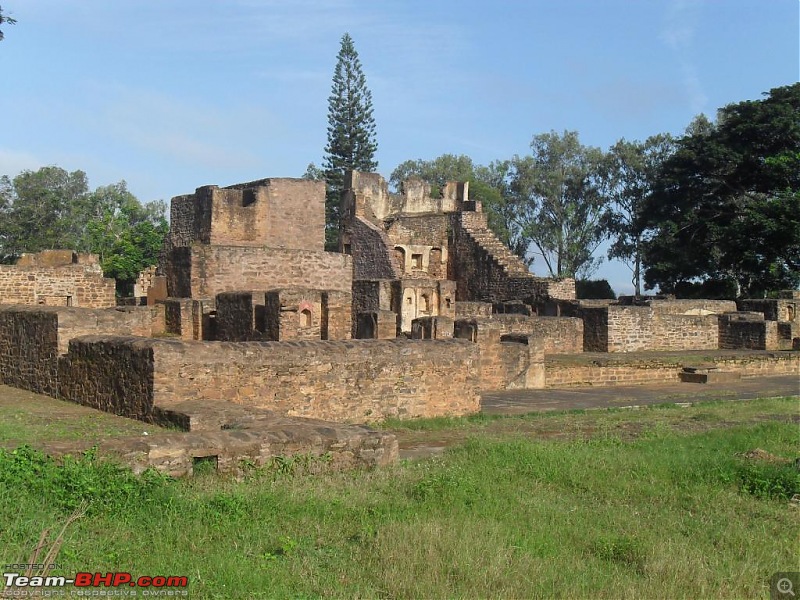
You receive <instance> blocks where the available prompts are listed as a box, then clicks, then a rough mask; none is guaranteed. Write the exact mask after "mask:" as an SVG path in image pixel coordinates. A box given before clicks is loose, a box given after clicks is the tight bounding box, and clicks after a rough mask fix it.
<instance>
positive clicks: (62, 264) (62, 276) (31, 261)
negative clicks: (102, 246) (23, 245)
mask: <svg viewBox="0 0 800 600" xmlns="http://www.w3.org/2000/svg"><path fill="white" fill-rule="evenodd" d="M115 287H116V286H115V282H114V280H113V279H108V278H105V277H103V270H102V269H101V268H100V262H99V259H98V257H97V255H95V254H79V253H76V252H73V251H72V250H43V251H42V252H39V253H36V254H24V255H23V256H22V257H20V259H19V260H18V261H17V263H16V264H15V265H0V304H35V305H44V306H80V307H84V308H108V307H112V306H115V305H116V298H115V296H116V294H115Z"/></svg>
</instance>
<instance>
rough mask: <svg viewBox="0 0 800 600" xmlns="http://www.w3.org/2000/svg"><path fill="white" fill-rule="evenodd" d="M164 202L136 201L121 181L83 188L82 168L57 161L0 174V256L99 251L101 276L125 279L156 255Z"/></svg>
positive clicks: (85, 184) (163, 229) (165, 228)
mask: <svg viewBox="0 0 800 600" xmlns="http://www.w3.org/2000/svg"><path fill="white" fill-rule="evenodd" d="M168 229H169V225H168V224H167V220H166V204H165V203H164V202H160V201H159V202H152V203H148V204H145V205H142V204H141V203H140V202H139V200H137V199H136V197H135V196H134V195H133V194H131V192H130V191H128V188H127V185H126V183H125V182H124V181H120V182H119V183H115V184H112V185H109V186H101V187H98V188H97V189H96V190H94V191H90V190H89V184H88V179H87V177H86V173H84V172H83V171H73V172H72V173H69V172H67V171H65V170H64V169H61V168H60V167H55V166H50V167H42V168H41V169H39V170H37V171H23V172H22V173H20V174H19V175H17V176H16V177H14V179H13V180H12V179H10V178H9V177H8V176H4V177H2V178H0V261H2V262H12V261H13V260H14V259H16V258H17V257H19V256H20V255H21V254H22V253H24V252H39V251H40V250H45V249H53V248H65V249H72V250H77V251H78V252H91V253H94V254H98V255H99V256H100V264H101V266H102V268H103V273H104V274H105V276H106V277H113V278H115V279H117V280H118V281H119V282H130V281H133V280H135V279H136V277H137V276H138V274H139V273H140V272H141V271H142V270H143V269H145V268H146V267H149V266H151V265H154V264H155V263H156V262H157V261H158V254H159V252H160V250H161V246H162V243H163V240H164V236H165V235H166V234H167V231H168Z"/></svg>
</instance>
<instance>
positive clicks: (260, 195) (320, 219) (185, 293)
mask: <svg viewBox="0 0 800 600" xmlns="http://www.w3.org/2000/svg"><path fill="white" fill-rule="evenodd" d="M324 239H325V184H324V183H322V182H315V181H307V180H303V179H262V180H258V181H252V182H249V183H241V184H237V185H233V186H229V187H226V188H219V187H217V186H213V185H212V186H204V187H200V188H197V190H196V191H195V193H194V194H188V195H185V196H177V197H175V198H173V199H172V203H171V209H170V232H169V236H168V239H167V241H166V243H165V249H164V253H163V261H162V265H161V269H160V270H161V271H162V273H163V275H164V277H165V279H166V294H167V297H168V298H167V299H166V300H165V303H166V304H167V328H168V331H171V332H173V333H178V334H180V335H181V337H182V338H185V339H214V327H215V326H216V324H217V323H222V324H223V328H222V335H223V337H224V338H225V339H228V340H232V341H235V340H246V339H247V340H253V339H264V340H270V339H274V340H276V341H277V340H284V339H308V338H309V337H314V338H316V339H320V338H322V339H343V338H348V337H350V329H351V317H350V310H351V304H352V300H351V294H352V272H353V266H352V260H351V258H350V257H349V256H346V255H344V254H339V253H332V252H325V251H324V248H323V245H324ZM278 290H280V293H277V291H278ZM267 292H276V293H271V294H267ZM231 293H238V294H240V297H238V298H234V297H232V296H231V295H230V294H231ZM220 294H227V295H226V296H225V298H224V299H223V301H218V300H217V299H218V297H219V295H220ZM259 295H260V298H261V300H260V301H259V300H258V298H259ZM267 299H269V300H270V301H269V302H267V301H266V300H267ZM220 310H222V311H223V312H225V311H228V312H230V311H234V312H233V313H231V314H220ZM264 310H268V311H272V313H270V314H268V315H266V316H265V314H264ZM273 313H274V314H273ZM232 323H237V324H239V325H240V324H242V323H244V324H246V325H247V327H246V328H247V331H246V332H245V331H242V330H241V327H240V326H239V325H237V326H236V327H233V328H232V327H231V325H230V324H232ZM266 323H273V324H276V325H275V326H270V327H266V326H265V324H266ZM277 324H280V327H278V326H277ZM259 327H261V330H259Z"/></svg>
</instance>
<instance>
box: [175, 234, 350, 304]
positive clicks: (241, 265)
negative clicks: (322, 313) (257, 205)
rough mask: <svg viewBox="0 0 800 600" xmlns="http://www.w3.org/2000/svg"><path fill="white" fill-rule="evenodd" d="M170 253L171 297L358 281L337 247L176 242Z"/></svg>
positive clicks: (343, 286) (335, 287)
mask: <svg viewBox="0 0 800 600" xmlns="http://www.w3.org/2000/svg"><path fill="white" fill-rule="evenodd" d="M169 257H170V258H169V259H168V260H169V261H171V267H170V268H168V273H169V276H168V281H167V285H168V289H169V295H170V297H191V298H213V297H214V296H216V295H217V294H219V293H222V292H235V291H240V290H269V289H278V288H307V289H317V290H329V291H337V292H348V293H351V288H352V282H353V261H352V259H351V257H349V256H347V255H345V254H336V253H332V252H314V251H307V250H283V249H278V248H260V247H246V246H202V245H198V244H195V245H194V246H192V247H191V248H175V249H174V250H172V251H171V252H170V254H169Z"/></svg>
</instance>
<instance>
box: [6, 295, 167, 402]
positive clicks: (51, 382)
mask: <svg viewBox="0 0 800 600" xmlns="http://www.w3.org/2000/svg"><path fill="white" fill-rule="evenodd" d="M157 315H158V311H157V310H154V309H150V308H146V307H141V308H127V307H126V308H124V309H123V308H120V309H80V308H57V307H39V306H36V307H34V306H30V307H29V306H0V383H4V384H6V385H11V386H14V387H18V388H21V389H25V390H30V391H32V392H37V393H40V394H46V395H48V396H53V397H57V391H58V388H59V382H58V379H59V378H58V357H59V355H60V354H65V353H66V352H67V349H68V347H69V342H70V340H72V339H73V338H76V337H79V336H84V335H87V334H97V333H104V334H116V335H141V336H149V335H151V333H152V332H153V324H154V322H155V321H156V320H157V319H156V317H157Z"/></svg>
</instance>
